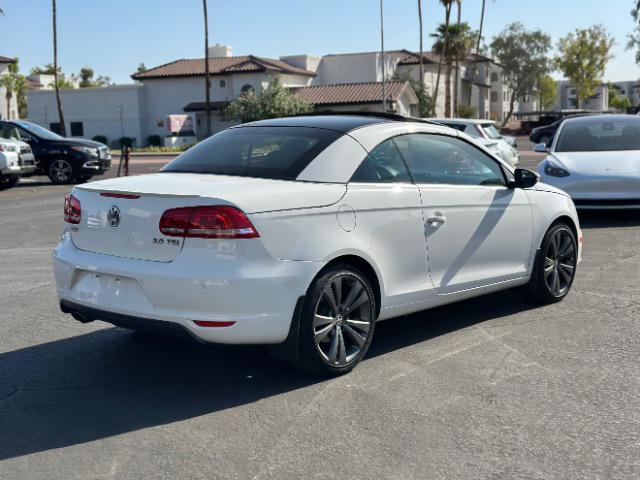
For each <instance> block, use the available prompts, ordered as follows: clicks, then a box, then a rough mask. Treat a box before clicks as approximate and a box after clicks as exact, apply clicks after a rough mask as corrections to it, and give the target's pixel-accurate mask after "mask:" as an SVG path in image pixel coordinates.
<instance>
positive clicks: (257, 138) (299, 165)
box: [160, 127, 342, 180]
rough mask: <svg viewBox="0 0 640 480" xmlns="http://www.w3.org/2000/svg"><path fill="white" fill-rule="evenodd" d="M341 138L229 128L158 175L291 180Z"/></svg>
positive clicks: (300, 130)
mask: <svg viewBox="0 0 640 480" xmlns="http://www.w3.org/2000/svg"><path fill="white" fill-rule="evenodd" d="M341 136H342V133H340V132H335V131H333V130H325V129H322V128H308V127H239V128H231V129H229V130H224V131H222V132H220V133H218V134H216V135H214V136H213V137H211V138H209V139H207V140H205V141H203V142H201V143H199V144H198V145H196V146H195V147H192V148H190V149H189V150H187V151H186V152H185V153H183V154H182V155H180V156H178V157H176V159H175V160H173V161H172V162H171V163H169V164H168V165H167V166H166V167H164V168H163V169H162V170H160V171H161V172H180V173H211V174H218V175H239V176H243V177H260V178H273V179H278V180H295V179H296V177H297V176H298V175H299V174H300V172H302V170H304V168H305V167H306V166H307V165H309V163H311V161H312V160H313V159H314V158H315V157H317V156H318V154H319V153H320V152H322V151H323V150H324V149H325V148H326V147H327V146H328V145H330V144H331V143H333V142H334V141H335V140H336V139H338V138H339V137H341Z"/></svg>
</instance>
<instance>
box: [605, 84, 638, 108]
mask: <svg viewBox="0 0 640 480" xmlns="http://www.w3.org/2000/svg"><path fill="white" fill-rule="evenodd" d="M607 87H608V88H609V107H612V108H615V109H616V110H618V111H620V112H624V113H626V111H627V109H629V108H631V107H632V106H633V105H632V103H631V100H629V97H623V96H621V95H620V92H619V91H618V89H617V88H616V87H615V86H614V85H613V84H612V83H607Z"/></svg>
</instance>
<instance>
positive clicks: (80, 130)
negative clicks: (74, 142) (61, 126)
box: [71, 122, 84, 137]
mask: <svg viewBox="0 0 640 480" xmlns="http://www.w3.org/2000/svg"><path fill="white" fill-rule="evenodd" d="M83 135H84V126H83V125H82V122H71V136H72V137H82V136H83Z"/></svg>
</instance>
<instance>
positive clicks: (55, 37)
mask: <svg viewBox="0 0 640 480" xmlns="http://www.w3.org/2000/svg"><path fill="white" fill-rule="evenodd" d="M52 2H53V81H54V83H55V89H56V103H57V104H58V121H59V122H60V135H62V136H63V137H66V136H67V127H66V126H65V124H64V115H63V113H62V102H61V101H60V87H59V86H58V27H57V21H56V13H57V12H56V0H52Z"/></svg>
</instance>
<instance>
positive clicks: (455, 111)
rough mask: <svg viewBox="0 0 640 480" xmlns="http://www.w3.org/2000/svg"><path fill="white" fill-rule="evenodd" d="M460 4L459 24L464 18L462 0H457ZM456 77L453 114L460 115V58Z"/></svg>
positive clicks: (457, 63) (457, 60)
mask: <svg viewBox="0 0 640 480" xmlns="http://www.w3.org/2000/svg"><path fill="white" fill-rule="evenodd" d="M456 3H457V4H458V22H457V23H458V25H460V22H461V18H462V0H456ZM455 71H456V77H455V80H454V83H453V114H454V115H455V116H458V85H459V83H460V59H456V70H455Z"/></svg>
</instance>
